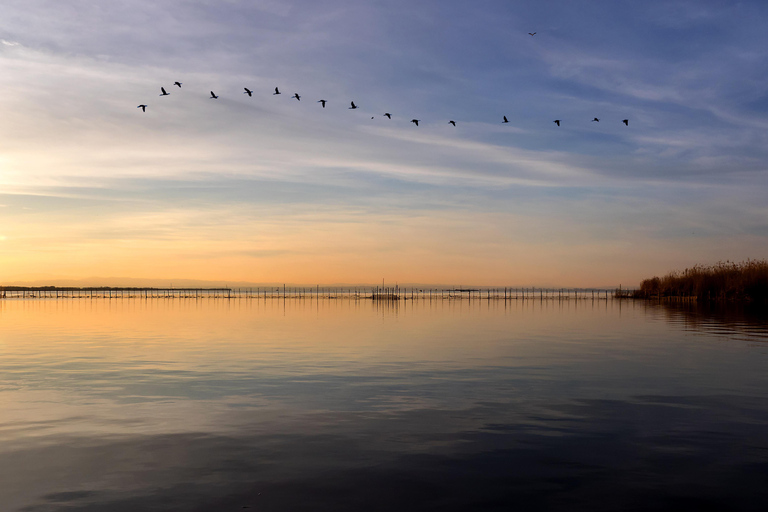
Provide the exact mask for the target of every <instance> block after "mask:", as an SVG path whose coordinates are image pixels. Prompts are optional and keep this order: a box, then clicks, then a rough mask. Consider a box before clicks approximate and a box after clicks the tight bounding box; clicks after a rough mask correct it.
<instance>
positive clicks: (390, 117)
mask: <svg viewBox="0 0 768 512" xmlns="http://www.w3.org/2000/svg"><path fill="white" fill-rule="evenodd" d="M384 115H385V116H386V118H387V119H392V114H390V113H389V112H387V113H385V114H384Z"/></svg>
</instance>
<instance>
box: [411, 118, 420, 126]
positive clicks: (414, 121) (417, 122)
mask: <svg viewBox="0 0 768 512" xmlns="http://www.w3.org/2000/svg"><path fill="white" fill-rule="evenodd" d="M411 122H412V123H413V124H415V125H416V126H419V120H418V119H411Z"/></svg>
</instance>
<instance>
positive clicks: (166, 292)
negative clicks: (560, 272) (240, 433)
mask: <svg viewBox="0 0 768 512" xmlns="http://www.w3.org/2000/svg"><path fill="white" fill-rule="evenodd" d="M630 296H631V292H630V291H629V290H623V289H617V290H608V289H602V288H601V289H598V288H520V287H504V288H495V287H482V288H461V287H458V288H456V287H450V288H417V287H400V286H393V287H384V286H375V287H372V286H361V287H322V286H319V285H317V286H314V287H287V286H285V285H283V286H271V287H256V288H124V287H90V288H76V287H57V286H41V287H28V286H0V299H6V300H7V299H147V300H149V299H194V300H200V299H227V300H245V299H249V300H256V299H262V300H267V299H285V300H287V299H291V300H294V299H317V300H319V299H351V300H374V301H406V300H504V301H507V300H542V301H543V300H608V299H624V298H629V297H630Z"/></svg>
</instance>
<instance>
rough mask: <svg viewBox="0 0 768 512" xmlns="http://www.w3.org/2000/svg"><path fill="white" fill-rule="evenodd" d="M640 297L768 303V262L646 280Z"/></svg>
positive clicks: (693, 269) (728, 263) (727, 264)
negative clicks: (694, 298)
mask: <svg viewBox="0 0 768 512" xmlns="http://www.w3.org/2000/svg"><path fill="white" fill-rule="evenodd" d="M636 296H638V297H646V298H650V297H696V298H697V299H698V300H747V301H768V261H767V260H747V261H744V262H741V263H733V262H731V261H724V262H723V261H721V262H718V263H717V264H715V265H712V266H705V265H695V266H693V267H691V268H687V269H685V270H683V271H682V272H671V273H669V274H667V275H666V276H664V277H653V278H651V279H645V280H643V282H642V283H640V289H639V290H638V291H637V293H636Z"/></svg>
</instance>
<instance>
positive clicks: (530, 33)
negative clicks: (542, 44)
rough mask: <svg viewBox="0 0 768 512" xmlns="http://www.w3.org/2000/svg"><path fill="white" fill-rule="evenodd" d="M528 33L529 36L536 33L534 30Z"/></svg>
mask: <svg viewBox="0 0 768 512" xmlns="http://www.w3.org/2000/svg"><path fill="white" fill-rule="evenodd" d="M528 35H529V36H535V35H536V32H528Z"/></svg>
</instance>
